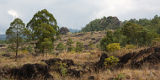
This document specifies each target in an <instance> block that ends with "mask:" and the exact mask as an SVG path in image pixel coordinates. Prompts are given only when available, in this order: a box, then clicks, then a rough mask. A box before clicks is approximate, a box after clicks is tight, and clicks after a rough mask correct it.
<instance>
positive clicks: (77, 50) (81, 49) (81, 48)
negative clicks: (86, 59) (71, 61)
mask: <svg viewBox="0 0 160 80" xmlns="http://www.w3.org/2000/svg"><path fill="white" fill-rule="evenodd" d="M83 48H84V46H83V43H81V42H77V43H76V48H75V51H76V52H81V51H83Z"/></svg>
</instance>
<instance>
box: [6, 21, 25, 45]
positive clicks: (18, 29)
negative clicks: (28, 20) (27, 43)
mask: <svg viewBox="0 0 160 80" xmlns="http://www.w3.org/2000/svg"><path fill="white" fill-rule="evenodd" d="M24 29H25V24H24V23H23V21H22V20H21V19H19V18H16V19H15V20H14V21H13V22H11V24H10V27H9V28H8V29H7V31H6V40H7V41H8V42H9V43H17V40H18V42H21V41H22V39H23V36H24V34H23V32H24Z"/></svg>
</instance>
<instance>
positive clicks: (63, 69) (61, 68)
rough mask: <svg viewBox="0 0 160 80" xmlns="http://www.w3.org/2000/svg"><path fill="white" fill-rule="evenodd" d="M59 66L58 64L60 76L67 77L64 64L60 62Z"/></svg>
mask: <svg viewBox="0 0 160 80" xmlns="http://www.w3.org/2000/svg"><path fill="white" fill-rule="evenodd" d="M59 64H60V66H59V68H60V71H61V74H62V76H66V75H67V68H66V66H67V65H66V63H62V62H60V63H59Z"/></svg>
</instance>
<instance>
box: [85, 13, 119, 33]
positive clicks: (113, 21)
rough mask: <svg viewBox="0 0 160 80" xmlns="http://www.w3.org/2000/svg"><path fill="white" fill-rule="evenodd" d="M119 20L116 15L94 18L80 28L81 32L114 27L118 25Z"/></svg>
mask: <svg viewBox="0 0 160 80" xmlns="http://www.w3.org/2000/svg"><path fill="white" fill-rule="evenodd" d="M120 25H121V21H120V20H119V19H118V18H117V17H112V16H109V17H103V18H101V19H95V20H93V21H91V22H89V23H88V24H87V25H86V26H85V27H84V28H82V32H90V31H103V30H105V29H116V28H118V27H120Z"/></svg>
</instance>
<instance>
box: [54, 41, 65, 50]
mask: <svg viewBox="0 0 160 80" xmlns="http://www.w3.org/2000/svg"><path fill="white" fill-rule="evenodd" d="M64 49H65V46H64V45H63V43H61V42H60V43H59V44H58V45H57V47H56V50H58V51H60V52H61V51H63V50H64Z"/></svg>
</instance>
